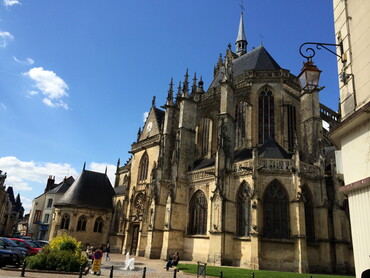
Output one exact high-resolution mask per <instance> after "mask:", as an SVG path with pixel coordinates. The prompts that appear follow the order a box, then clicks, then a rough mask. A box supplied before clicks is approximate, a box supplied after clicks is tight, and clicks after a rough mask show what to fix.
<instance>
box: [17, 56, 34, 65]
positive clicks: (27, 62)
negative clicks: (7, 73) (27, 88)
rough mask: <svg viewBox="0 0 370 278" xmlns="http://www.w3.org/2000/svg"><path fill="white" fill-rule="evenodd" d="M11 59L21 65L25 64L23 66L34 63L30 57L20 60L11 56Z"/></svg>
mask: <svg viewBox="0 0 370 278" xmlns="http://www.w3.org/2000/svg"><path fill="white" fill-rule="evenodd" d="M13 59H14V61H16V62H17V63H19V64H21V65H25V66H30V65H33V64H34V63H35V61H34V60H33V59H31V58H27V59H26V60H24V61H22V60H18V59H17V57H15V56H13Z"/></svg>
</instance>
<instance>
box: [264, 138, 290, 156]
mask: <svg viewBox="0 0 370 278" xmlns="http://www.w3.org/2000/svg"><path fill="white" fill-rule="evenodd" d="M258 157H262V158H278V159H291V158H292V156H291V155H290V154H288V153H287V152H286V151H285V150H284V149H283V148H282V147H281V146H280V145H279V144H278V143H277V142H276V141H275V140H274V139H273V138H268V139H267V140H266V141H265V143H264V144H263V145H262V146H261V147H260V148H258Z"/></svg>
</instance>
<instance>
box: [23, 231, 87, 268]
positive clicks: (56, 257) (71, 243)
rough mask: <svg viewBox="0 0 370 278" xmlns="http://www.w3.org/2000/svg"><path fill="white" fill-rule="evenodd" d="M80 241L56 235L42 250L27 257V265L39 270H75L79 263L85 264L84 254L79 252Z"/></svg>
mask: <svg viewBox="0 0 370 278" xmlns="http://www.w3.org/2000/svg"><path fill="white" fill-rule="evenodd" d="M80 246H81V243H80V242H78V241H77V240H76V239H75V238H73V237H70V236H67V235H63V236H60V237H56V238H55V239H54V240H52V241H51V242H50V246H45V247H44V248H43V249H42V250H43V251H42V252H40V253H38V254H37V255H35V256H32V257H28V258H27V267H28V268H31V269H39V270H56V271H71V272H77V271H79V269H80V265H81V264H82V265H83V267H85V266H86V265H87V258H86V256H84V255H82V253H81V247H80Z"/></svg>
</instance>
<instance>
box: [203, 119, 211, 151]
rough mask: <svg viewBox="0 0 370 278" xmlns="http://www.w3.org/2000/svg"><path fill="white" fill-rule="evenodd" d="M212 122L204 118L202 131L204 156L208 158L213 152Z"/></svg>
mask: <svg viewBox="0 0 370 278" xmlns="http://www.w3.org/2000/svg"><path fill="white" fill-rule="evenodd" d="M211 138H212V120H211V119H210V118H203V130H202V156H208V155H209V152H210V150H211Z"/></svg>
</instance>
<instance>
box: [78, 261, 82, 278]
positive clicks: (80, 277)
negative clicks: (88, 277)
mask: <svg viewBox="0 0 370 278" xmlns="http://www.w3.org/2000/svg"><path fill="white" fill-rule="evenodd" d="M78 278H82V264H80V273H79V274H78Z"/></svg>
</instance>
